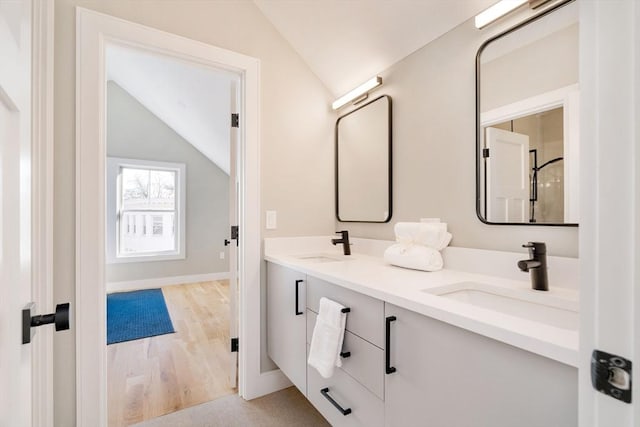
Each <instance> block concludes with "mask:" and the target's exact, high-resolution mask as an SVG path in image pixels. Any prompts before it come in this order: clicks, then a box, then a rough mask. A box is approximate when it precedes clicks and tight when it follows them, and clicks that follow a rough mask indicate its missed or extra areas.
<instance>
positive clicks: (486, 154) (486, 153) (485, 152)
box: [482, 148, 489, 159]
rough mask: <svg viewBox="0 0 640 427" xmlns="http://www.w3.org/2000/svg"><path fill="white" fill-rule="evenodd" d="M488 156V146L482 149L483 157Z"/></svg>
mask: <svg viewBox="0 0 640 427" xmlns="http://www.w3.org/2000/svg"><path fill="white" fill-rule="evenodd" d="M487 157H489V149H488V148H483V149H482V158H483V159H486V158H487Z"/></svg>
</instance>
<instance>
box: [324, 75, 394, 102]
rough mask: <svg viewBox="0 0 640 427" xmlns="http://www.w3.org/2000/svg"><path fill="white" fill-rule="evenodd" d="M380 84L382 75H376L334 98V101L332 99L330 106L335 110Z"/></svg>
mask: <svg viewBox="0 0 640 427" xmlns="http://www.w3.org/2000/svg"><path fill="white" fill-rule="evenodd" d="M381 84H382V77H380V76H376V77H374V78H372V79H371V80H368V81H366V82H364V83H362V84H361V85H360V86H358V87H357V88H355V89H353V90H351V91H349V92H348V93H346V94H345V95H343V96H341V97H340V98H338V99H336V100H335V101H333V104H331V107H333V109H334V110H337V109H338V108H340V107H342V106H344V105H346V104H347V103H349V101H352V100H354V99H357V98H359V97H360V96H362V95H364V94H366V93H367V92H369V91H370V90H371V89H373V88H374V87H377V86H380V85H381Z"/></svg>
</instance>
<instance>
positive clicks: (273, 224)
mask: <svg viewBox="0 0 640 427" xmlns="http://www.w3.org/2000/svg"><path fill="white" fill-rule="evenodd" d="M266 223H267V224H266V226H267V230H275V229H276V228H278V217H277V213H276V211H267V218H266Z"/></svg>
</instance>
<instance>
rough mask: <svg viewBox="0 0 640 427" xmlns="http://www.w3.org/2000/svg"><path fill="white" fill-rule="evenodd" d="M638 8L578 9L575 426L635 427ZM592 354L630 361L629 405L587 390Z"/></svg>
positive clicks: (639, 351)
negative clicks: (578, 108) (578, 254)
mask: <svg viewBox="0 0 640 427" xmlns="http://www.w3.org/2000/svg"><path fill="white" fill-rule="evenodd" d="M638 20H640V2H637V1H636V0H615V1H613V0H612V1H583V2H580V43H579V45H580V79H581V90H582V93H581V97H580V108H581V111H580V115H581V120H580V128H581V129H580V135H581V140H580V144H581V150H580V165H581V173H580V178H581V212H580V229H579V240H580V246H579V250H580V365H579V371H578V372H579V373H578V375H579V390H578V396H579V401H578V408H579V420H580V426H581V427H606V426H617V427H632V426H638V425H640V396H638V392H639V391H640V388H638V384H640V369H639V368H638V363H639V362H640V338H639V336H638V330H640V292H638V283H639V278H640V149H638V138H640V74H639V71H640V55H638V51H639V49H640V31H639V30H638V28H637V22H638ZM594 349H598V350H602V351H605V352H607V353H612V354H615V355H619V356H622V357H624V358H626V359H630V360H631V361H632V363H633V373H632V383H633V387H632V393H633V395H632V398H631V404H626V403H623V402H621V401H618V400H615V399H613V398H611V397H609V396H607V395H605V394H603V393H599V392H598V391H596V390H594V388H593V386H592V385H591V352H592V351H593V350H594Z"/></svg>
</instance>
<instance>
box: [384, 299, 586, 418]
mask: <svg viewBox="0 0 640 427" xmlns="http://www.w3.org/2000/svg"><path fill="white" fill-rule="evenodd" d="M385 317H386V318H391V320H390V321H389V322H390V323H389V326H390V327H389V332H390V337H389V338H390V346H389V364H390V366H391V367H393V368H395V372H393V373H391V374H387V375H385V425H386V426H387V427H423V426H429V427H451V426H455V427H513V426H518V427H540V426H549V427H574V426H577V425H578V421H577V416H578V408H577V393H578V385H577V369H575V368H573V367H571V366H568V365H564V364H562V363H559V362H556V361H553V360H550V359H548V358H545V357H541V356H538V355H535V354H533V353H530V352H527V351H524V350H521V349H518V348H516V347H513V346H510V345H507V344H504V343H500V342H498V341H495V340H492V339H489V338H486V337H483V336H481V335H478V334H475V333H472V332H469V331H467V330H464V329H461V328H458V327H455V326H452V325H449V324H447V323H443V322H440V321H438V320H434V319H431V318H429V317H426V316H423V315H420V314H418V313H415V312H412V311H409V310H406V309H403V308H400V307H397V306H394V305H392V304H389V303H386V304H385ZM394 318H395V320H393V319H394Z"/></svg>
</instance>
